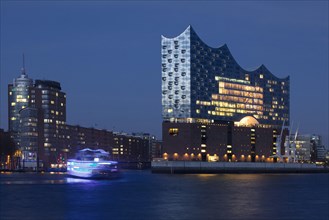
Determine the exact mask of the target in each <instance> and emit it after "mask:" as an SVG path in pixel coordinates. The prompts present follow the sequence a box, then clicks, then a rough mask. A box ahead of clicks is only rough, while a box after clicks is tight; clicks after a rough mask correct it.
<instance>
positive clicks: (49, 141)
mask: <svg viewBox="0 0 329 220" xmlns="http://www.w3.org/2000/svg"><path fill="white" fill-rule="evenodd" d="M30 106H31V107H33V108H36V109H38V111H39V114H40V115H41V118H40V120H41V122H42V126H39V133H40V142H41V143H42V144H43V146H41V148H42V149H43V152H44V153H43V154H44V158H43V160H44V161H45V163H56V161H58V160H59V159H60V157H61V152H62V151H63V150H65V148H63V145H64V142H65V134H64V133H63V132H64V131H65V130H64V127H65V124H66V94H65V93H64V92H63V91H62V90H61V85H60V83H59V82H56V81H50V80H35V83H34V86H33V88H31V95H30Z"/></svg>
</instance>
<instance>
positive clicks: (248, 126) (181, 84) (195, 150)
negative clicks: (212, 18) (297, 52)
mask: <svg viewBox="0 0 329 220" xmlns="http://www.w3.org/2000/svg"><path fill="white" fill-rule="evenodd" d="M161 56H162V57H161V59H162V64H161V65H162V116H163V124H162V130H163V134H162V135H163V136H162V137H163V149H164V154H165V155H164V157H168V158H169V159H175V158H180V159H184V158H187V157H188V158H189V159H201V160H228V161H238V160H239V161H246V160H248V157H250V160H251V161H261V160H266V159H270V157H271V156H274V155H276V154H277V153H278V151H281V152H282V153H284V149H283V141H281V142H280V143H276V142H277V141H278V140H281V139H282V140H283V139H284V138H280V139H279V136H280V135H281V133H282V135H287V134H288V132H287V130H286V129H285V130H284V132H281V130H282V126H283V125H284V126H288V125H289V112H290V110H289V105H290V101H289V97H290V95H289V92H290V79H289V77H286V78H278V77H276V76H274V75H273V74H272V73H271V72H270V71H269V70H268V69H267V68H266V67H265V66H264V65H261V66H260V67H259V68H257V69H256V70H253V71H248V70H245V69H243V68H241V67H240V66H239V64H238V63H237V62H236V61H235V59H234V57H233V56H232V55H231V53H230V51H229V49H228V47H227V45H223V46H221V47H219V48H212V47H209V46H208V45H206V44H205V43H204V42H203V41H202V40H201V39H200V38H199V37H198V35H197V34H196V32H195V31H194V30H193V28H192V27H191V26H189V27H188V28H187V29H186V30H185V31H184V32H183V33H181V34H180V35H179V36H177V37H173V38H168V37H164V36H162V40H161ZM278 146H282V147H281V150H280V147H278ZM277 149H278V150H277ZM192 156H193V158H191V157H192ZM243 157H244V159H242V158H243ZM225 158H226V159H225ZM246 158H247V159H246ZM275 160H276V159H275Z"/></svg>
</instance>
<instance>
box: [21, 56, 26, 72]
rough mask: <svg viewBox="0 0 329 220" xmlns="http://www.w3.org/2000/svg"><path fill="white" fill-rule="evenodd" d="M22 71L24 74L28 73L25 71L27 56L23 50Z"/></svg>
mask: <svg viewBox="0 0 329 220" xmlns="http://www.w3.org/2000/svg"><path fill="white" fill-rule="evenodd" d="M21 73H22V75H26V72H25V56H24V52H23V67H22V69H21Z"/></svg>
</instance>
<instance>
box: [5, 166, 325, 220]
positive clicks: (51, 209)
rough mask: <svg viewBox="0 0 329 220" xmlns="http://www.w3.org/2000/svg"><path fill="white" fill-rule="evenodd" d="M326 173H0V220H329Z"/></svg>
mask: <svg viewBox="0 0 329 220" xmlns="http://www.w3.org/2000/svg"><path fill="white" fill-rule="evenodd" d="M328 182H329V174H211V175H210V174H187V175H177V174H174V175H170V174H151V173H150V171H125V172H124V173H123V177H122V178H121V179H117V180H98V181H96V180H84V179H75V178H70V177H67V176H66V175H63V174H62V175H61V174H27V173H12V174H0V219H1V220H4V219H18V220H19V219H46V220H47V219H154V220H157V219H189V220H190V219H201V220H202V219H247V220H248V219H251V220H252V219H261V220H263V219H264V220H265V219H287V220H293V219H314V220H317V219H324V220H327V219H329V212H328V208H329V206H328V197H329V194H328V187H329V186H328V185H329V184H328Z"/></svg>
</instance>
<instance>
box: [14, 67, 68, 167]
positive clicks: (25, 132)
mask: <svg viewBox="0 0 329 220" xmlns="http://www.w3.org/2000/svg"><path fill="white" fill-rule="evenodd" d="M8 120H9V123H8V125H9V133H10V135H11V137H12V138H13V140H14V143H15V148H16V149H17V150H19V152H20V163H19V166H20V168H25V167H26V168H35V167H36V166H37V162H38V160H41V161H42V163H43V164H48V163H55V162H56V161H57V160H58V156H59V152H60V151H61V150H62V148H63V143H64V140H65V139H64V137H65V136H64V134H63V133H62V132H61V131H64V129H63V128H64V125H65V123H66V95H65V93H64V92H62V91H61V87H60V83H58V82H55V81H49V80H36V81H35V83H33V80H32V79H30V78H28V75H27V74H26V72H25V68H22V72H21V75H20V76H19V77H18V78H16V79H14V81H13V84H9V85H8Z"/></svg>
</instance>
